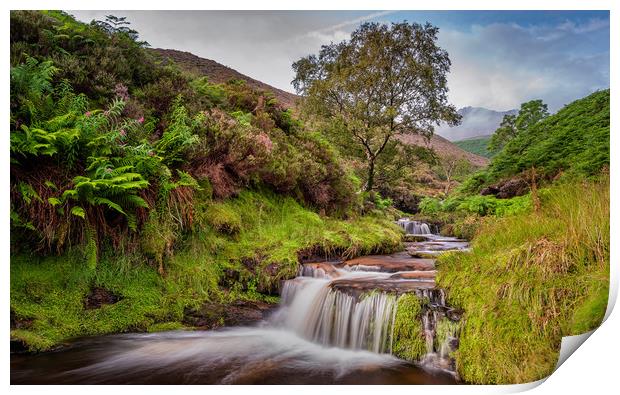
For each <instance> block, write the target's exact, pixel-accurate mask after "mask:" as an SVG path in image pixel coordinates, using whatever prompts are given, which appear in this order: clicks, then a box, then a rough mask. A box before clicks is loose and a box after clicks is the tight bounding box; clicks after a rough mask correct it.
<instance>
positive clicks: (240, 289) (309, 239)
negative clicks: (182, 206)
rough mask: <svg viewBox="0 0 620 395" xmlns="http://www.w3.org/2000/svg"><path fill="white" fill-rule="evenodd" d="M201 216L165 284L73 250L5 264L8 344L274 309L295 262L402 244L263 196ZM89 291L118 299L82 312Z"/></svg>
mask: <svg viewBox="0 0 620 395" xmlns="http://www.w3.org/2000/svg"><path fill="white" fill-rule="evenodd" d="M198 213H199V215H198V218H197V222H198V223H199V225H198V226H197V229H196V230H195V231H194V232H192V233H190V234H188V235H186V236H185V238H182V239H181V240H177V244H178V245H179V246H178V247H177V248H176V249H175V252H174V253H173V254H170V255H165V254H164V256H163V260H164V268H165V275H164V276H160V275H159V274H158V272H157V266H158V265H157V263H155V262H150V263H149V261H148V259H145V258H144V256H142V255H141V254H137V253H136V254H125V253H123V251H102V253H101V257H100V260H99V263H98V265H97V267H96V268H94V269H93V268H89V267H88V265H86V262H85V258H84V254H83V251H81V250H80V249H79V248H74V249H72V250H70V251H69V252H68V253H66V254H64V255H62V256H47V257H45V258H41V257H36V256H30V255H27V254H24V253H21V254H18V255H14V256H12V257H11V316H12V328H11V338H12V339H15V340H19V341H21V342H23V343H24V344H25V345H26V346H27V347H28V348H29V349H30V350H32V351H42V350H48V349H50V348H53V347H55V346H57V345H59V344H61V343H62V342H63V341H65V340H67V339H69V338H72V337H77V336H87V335H100V334H107V333H116V332H126V331H146V330H162V329H171V328H178V327H180V326H182V321H183V318H184V314H185V312H186V311H187V310H188V309H192V308H198V307H199V306H200V305H202V304H203V303H205V302H215V303H231V302H234V301H238V300H263V301H270V302H275V301H277V297H275V296H273V294H272V293H271V292H273V290H274V288H275V287H276V286H277V283H278V281H279V280H281V279H284V278H289V277H291V276H294V275H295V273H296V270H297V264H298V258H299V257H298V254H301V255H309V254H314V255H319V256H321V254H323V255H325V254H344V255H347V256H355V255H359V254H365V253H379V252H389V251H392V250H394V249H396V248H397V247H398V246H400V238H401V231H400V230H399V228H398V227H396V226H395V225H393V224H392V223H391V221H389V220H387V219H385V218H381V217H371V216H366V217H359V218H356V219H351V220H346V221H345V220H337V219H331V218H326V217H321V216H319V215H318V214H316V213H315V212H313V211H311V210H309V209H307V208H304V207H303V206H301V205H300V204H299V203H298V202H297V201H295V200H294V199H292V198H288V197H282V196H278V195H275V194H270V193H267V192H263V193H259V192H251V191H245V192H242V193H241V194H240V195H239V197H237V198H235V199H229V200H224V201H221V202H211V203H208V204H205V205H204V206H203V207H202V208H200V209H199V210H198ZM160 230H161V229H160ZM160 233H165V232H164V231H163V230H162V231H161V232H160ZM151 236H152V235H151ZM152 240H154V243H160V242H162V240H158V239H156V238H155V239H152ZM95 288H103V289H105V290H108V291H111V292H112V293H113V294H114V295H115V296H117V297H118V298H119V301H118V302H116V303H114V304H105V305H103V306H102V307H100V308H95V309H86V308H85V299H86V298H87V295H88V294H89V293H90V292H92V290H93V289H95Z"/></svg>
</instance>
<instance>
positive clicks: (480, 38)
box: [440, 22, 609, 110]
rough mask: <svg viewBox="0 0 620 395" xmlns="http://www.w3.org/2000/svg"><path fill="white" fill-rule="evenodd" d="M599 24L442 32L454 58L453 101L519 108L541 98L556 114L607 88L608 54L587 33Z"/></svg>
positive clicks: (495, 26) (500, 26) (496, 26)
mask: <svg viewBox="0 0 620 395" xmlns="http://www.w3.org/2000/svg"><path fill="white" fill-rule="evenodd" d="M602 28H603V24H602V23H600V22H591V23H588V24H585V25H580V26H577V25H573V26H571V27H568V26H566V25H564V26H562V27H558V26H556V27H545V28H542V27H540V26H538V27H532V28H526V27H522V26H518V25H515V24H490V25H487V26H473V27H472V29H471V30H470V31H466V32H463V31H456V30H445V29H444V30H441V31H440V45H442V46H443V47H444V48H446V49H447V50H448V52H449V54H450V59H451V60H452V72H451V73H450V76H449V86H450V99H451V100H452V101H453V102H454V103H455V104H456V105H457V106H458V107H464V106H467V105H470V106H480V107H487V108H491V109H496V110H507V109H512V108H517V107H518V106H519V104H520V103H522V102H525V101H527V100H531V99H534V98H542V99H543V100H544V101H545V102H547V103H548V104H549V106H550V108H551V109H552V110H556V109H558V108H559V107H561V106H562V105H564V104H567V103H568V102H570V101H572V100H575V99H577V98H579V97H582V96H585V95H587V94H588V93H590V92H592V91H594V90H596V89H601V88H606V87H608V86H609V52H608V50H607V51H602V52H597V51H596V50H595V49H593V47H592V46H591V45H590V44H591V43H590V41H589V39H587V37H581V35H584V33H586V31H587V30H590V31H594V30H600V29H602Z"/></svg>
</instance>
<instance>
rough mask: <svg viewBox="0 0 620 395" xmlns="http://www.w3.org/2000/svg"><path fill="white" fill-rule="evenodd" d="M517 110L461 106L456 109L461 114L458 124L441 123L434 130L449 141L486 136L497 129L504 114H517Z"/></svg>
mask: <svg viewBox="0 0 620 395" xmlns="http://www.w3.org/2000/svg"><path fill="white" fill-rule="evenodd" d="M517 112H518V110H509V111H494V110H489V109H488V108H483V107H463V108H461V109H460V110H458V113H459V114H461V116H462V119H461V124H460V125H458V126H455V127H449V126H448V125H442V126H440V127H438V128H437V130H436V131H435V132H436V133H437V134H439V135H440V136H443V137H445V138H447V139H448V140H450V141H459V140H465V139H468V138H472V137H481V136H488V135H491V134H493V132H494V131H495V129H497V127H498V126H499V124H500V123H501V122H502V119H503V118H504V115H507V114H517Z"/></svg>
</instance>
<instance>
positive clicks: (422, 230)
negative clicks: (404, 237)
mask: <svg viewBox="0 0 620 395" xmlns="http://www.w3.org/2000/svg"><path fill="white" fill-rule="evenodd" d="M397 224H398V225H400V227H402V228H403V229H405V232H406V233H407V234H410V235H428V234H432V232H431V228H430V226H429V225H428V224H427V223H424V222H421V221H411V220H409V218H401V219H399V220H398V221H397Z"/></svg>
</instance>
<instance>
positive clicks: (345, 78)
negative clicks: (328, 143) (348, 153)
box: [293, 22, 460, 191]
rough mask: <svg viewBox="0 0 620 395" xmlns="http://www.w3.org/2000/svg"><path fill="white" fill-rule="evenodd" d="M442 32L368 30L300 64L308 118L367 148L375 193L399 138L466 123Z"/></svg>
mask: <svg viewBox="0 0 620 395" xmlns="http://www.w3.org/2000/svg"><path fill="white" fill-rule="evenodd" d="M438 31H439V29H438V28H437V27H435V26H432V25H430V24H425V25H420V24H417V23H407V22H403V23H393V24H392V25H385V24H377V23H365V24H363V25H361V26H360V27H359V28H358V29H357V30H355V31H354V32H353V33H352V34H351V39H350V40H348V41H343V42H341V43H338V44H333V43H332V44H330V45H326V46H323V47H322V48H321V50H320V52H319V54H318V55H310V56H307V57H304V58H302V59H300V60H298V61H297V62H295V63H294V64H293V69H294V70H295V73H296V76H295V79H294V80H293V85H294V86H295V89H296V90H297V92H298V93H300V94H301V95H303V96H304V97H305V102H304V107H305V110H306V112H307V113H308V114H310V115H317V116H322V117H327V118H328V119H330V120H332V121H333V122H337V123H339V124H340V125H341V126H342V133H344V135H343V137H342V138H343V139H346V140H348V143H349V144H350V145H355V146H357V147H358V148H359V150H358V152H360V153H361V154H362V155H363V156H362V158H363V159H364V160H365V161H366V163H367V166H368V176H367V180H366V190H368V191H370V190H372V189H373V187H374V176H375V166H376V163H377V158H378V157H379V156H381V155H382V154H383V153H384V151H385V149H386V147H388V143H389V142H390V141H391V140H392V138H393V137H394V136H396V135H398V134H408V133H411V134H422V135H425V136H431V135H432V133H433V131H434V125H438V124H439V122H441V121H446V122H448V123H449V124H451V125H454V124H457V123H458V121H459V119H460V117H459V115H458V114H457V113H456V111H455V108H454V106H452V105H450V104H448V99H447V93H448V87H447V80H446V75H447V73H448V72H449V70H450V59H449V57H448V53H447V52H446V51H445V50H443V49H442V48H440V47H439V46H438V45H437V42H436V41H437V33H438Z"/></svg>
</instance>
